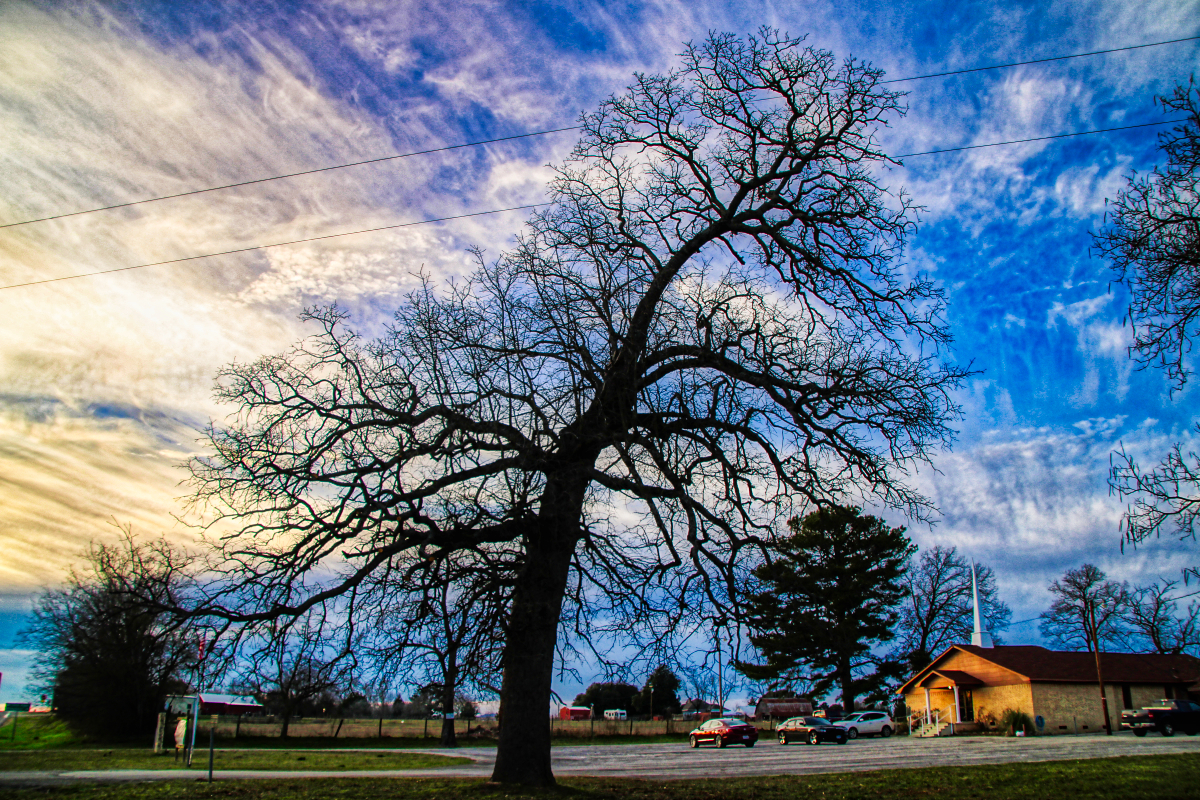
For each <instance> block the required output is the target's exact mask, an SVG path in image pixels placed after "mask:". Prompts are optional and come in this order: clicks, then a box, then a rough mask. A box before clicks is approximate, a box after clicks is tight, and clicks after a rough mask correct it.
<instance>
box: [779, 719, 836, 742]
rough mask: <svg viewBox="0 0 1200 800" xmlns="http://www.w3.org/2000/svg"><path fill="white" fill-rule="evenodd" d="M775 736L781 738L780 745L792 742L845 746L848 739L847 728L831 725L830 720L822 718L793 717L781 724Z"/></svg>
mask: <svg viewBox="0 0 1200 800" xmlns="http://www.w3.org/2000/svg"><path fill="white" fill-rule="evenodd" d="M775 735H776V736H777V737H778V738H779V743H780V744H791V743H792V742H807V743H808V744H820V743H821V742H837V743H838V744H845V743H846V738H847V737H846V729H845V728H839V727H838V726H837V725H830V724H829V720H825V719H821V718H820V717H792V718H791V719H789V720H786V721H784V722H782V723H780V725H779V727H778V728H776V729H775Z"/></svg>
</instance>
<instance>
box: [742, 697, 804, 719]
mask: <svg viewBox="0 0 1200 800" xmlns="http://www.w3.org/2000/svg"><path fill="white" fill-rule="evenodd" d="M811 713H813V704H812V700H809V699H808V698H807V697H764V698H763V699H761V700H759V701H758V705H756V706H755V707H754V718H755V719H787V718H788V717H803V716H805V715H808V714H811Z"/></svg>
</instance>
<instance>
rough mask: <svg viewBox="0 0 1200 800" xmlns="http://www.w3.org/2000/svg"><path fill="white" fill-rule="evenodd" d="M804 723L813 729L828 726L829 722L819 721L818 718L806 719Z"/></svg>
mask: <svg viewBox="0 0 1200 800" xmlns="http://www.w3.org/2000/svg"><path fill="white" fill-rule="evenodd" d="M804 721H805V722H807V723H808V724H809V725H811V726H812V727H814V728H820V727H821V726H823V725H828V724H829V720H826V719H821V718H820V717H808V718H807V719H805V720H804Z"/></svg>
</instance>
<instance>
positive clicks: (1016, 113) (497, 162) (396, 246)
mask: <svg viewBox="0 0 1200 800" xmlns="http://www.w3.org/2000/svg"><path fill="white" fill-rule="evenodd" d="M762 24H767V25H773V26H777V27H779V28H781V29H783V30H785V31H787V32H790V33H792V34H808V35H809V41H810V43H812V44H813V45H816V46H818V47H823V48H827V49H830V50H832V51H833V52H834V53H835V54H836V55H838V56H839V57H849V56H853V57H855V58H858V59H862V60H865V61H869V62H871V63H873V64H874V65H876V66H878V67H881V68H883V69H885V70H886V71H887V73H888V77H889V78H905V77H911V76H916V75H924V74H928V73H934V72H943V71H948V70H956V69H964V68H969V67H975V66H982V65H989V64H997V63H1007V62H1012V61H1024V60H1029V59H1035V58H1044V57H1050V56H1057V55H1064V54H1070V53H1079V52H1086V51H1093V50H1101V49H1106V48H1114V47H1123V46H1128V45H1134V44H1142V43H1147V42H1156V41H1162V40H1166V39H1174V38H1179V37H1183V36H1193V35H1197V34H1200V14H1198V13H1197V7H1196V6H1195V5H1194V4H1191V3H1187V2H1183V1H1182V0H1175V2H1133V1H1130V2H1058V3H1006V4H995V3H974V2H954V3H949V2H947V3H936V2H930V3H921V2H911V3H907V4H879V3H868V2H826V3H822V2H809V3H803V4H800V3H770V2H741V3H734V2H730V3H715V2H714V3H706V2H660V3H604V4H598V3H540V4H527V3H505V2H490V3H488V2H479V3H469V2H460V3H453V4H445V3H418V2H401V3H393V4H371V3H362V2H343V3H271V2H258V3H228V4H204V5H203V7H201V6H200V5H199V4H179V3H171V2H162V3H157V4H155V3H149V2H139V3H129V4H116V3H114V4H105V3H86V2H71V3H61V4H36V5H35V4H22V3H19V2H12V3H6V4H4V5H3V7H0V138H2V139H3V140H4V141H5V142H6V147H5V148H3V150H2V151H0V171H2V172H3V174H4V175H5V176H6V177H5V182H4V188H3V190H2V191H0V222H6V221H17V220H22V219H28V218H31V217H40V216H45V215H48V214H54V213H61V212H63V211H69V210H77V209H84V208H90V207H95V206H99V205H108V204H112V203H120V202H126V201H129V200H135V199H141V198H144V197H148V196H155V195H161V194H171V193H176V192H180V191H186V190H189V189H194V188H200V187H205V186H211V185H216V184H222V183H229V182H234V181H239V180H246V179H251V178H256V177H261V176H267V175H274V174H280V173H284V172H290V171H296V170H303V169H309V168H313V167H317V166H324V165H328V164H336V163H344V162H347V161H353V160H358V159H365V158H372V157H377V156H382V155H389V154H392V153H396V152H407V151H412V150H421V149H428V148H434V147H441V146H445V145H452V144H459V143H461V142H465V141H472V140H478V139H484V138H492V137H498V136H507V135H513V134H518V133H524V132H527V131H533V130H545V129H549V128H558V127H563V126H567V125H571V124H573V123H574V121H575V119H576V117H577V115H578V114H579V113H580V112H581V111H584V110H589V109H591V108H593V107H594V106H595V105H596V103H597V102H598V101H599V100H600V99H602V98H603V97H605V96H606V95H608V94H610V93H613V92H617V91H619V90H620V89H621V88H622V87H623V86H624V85H625V84H626V83H627V82H628V80H629V78H630V76H631V75H632V73H633V72H635V71H646V72H654V71H661V70H664V69H667V68H669V67H670V66H671V65H672V64H673V63H674V57H675V54H676V53H678V52H679V50H680V45H681V43H682V42H684V41H687V40H689V39H697V38H700V37H703V36H704V35H705V33H706V32H707V31H709V30H719V31H733V32H736V33H741V34H745V33H747V32H750V31H752V30H754V29H755V28H757V27H758V26H759V25H762ZM1198 63H1200V43H1198V42H1186V43H1181V44H1174V45H1168V46H1164V47H1156V48H1147V49H1142V50H1134V51H1130V52H1124V53H1114V54H1109V55H1101V56H1095V57H1090V58H1081V59H1073V60H1070V61H1060V62H1054V63H1050V64H1041V65H1031V66H1026V67H1018V68H1013V69H1004V70H994V71H989V72H980V73H971V74H966V75H957V76H950V77H944V78H934V79H929V80H921V81H912V82H904V83H899V84H896V86H897V87H898V88H903V89H905V90H906V91H908V92H909V94H908V98H907V101H908V104H909V108H910V111H909V113H908V115H907V117H905V118H898V119H896V120H893V122H892V125H891V127H890V128H888V129H887V130H885V131H883V132H882V134H881V136H882V140H883V141H884V143H885V144H886V147H887V149H888V151H889V152H891V153H895V154H902V153H912V152H919V151H924V150H930V149H937V148H945V147H959V146H964V145H969V144H978V143H987V142H996V141H1005V140H1011V139H1022V138H1028V137H1035V136H1043V135H1050V134H1057V133H1063V132H1069V131H1078V130H1092V129H1096V128H1104V127H1114V126H1119V125H1129V124H1135V123H1139V122H1152V121H1156V120H1158V119H1161V114H1160V112H1159V111H1158V109H1157V108H1156V107H1155V106H1154V103H1153V98H1154V96H1155V95H1157V94H1162V93H1165V92H1168V91H1170V89H1171V87H1172V86H1173V85H1174V84H1175V83H1176V82H1179V81H1186V80H1187V79H1188V76H1189V75H1191V74H1192V73H1193V72H1195V71H1196V70H1197V65H1198ZM572 141H573V139H572V134H571V133H559V134H552V135H548V136H543V137H536V138H531V139H524V140H519V141H516V142H509V143H504V144H497V145H490V146H487V147H479V148H472V149H461V150H454V151H450V152H447V153H441V154H436V155H430V156H424V157H419V158H412V159H405V160H402V161H395V162H387V163H385V164H380V165H373V166H368V167H359V168H355V169H350V170H343V171H339V172H333V173H323V174H321V175H315V176H308V177H304V178H297V179H294V180H290V181H284V182H276V183H270V184H263V185H260V186H256V187H248V188H246V189H242V190H236V191H229V192H222V193H217V194H209V195H200V196H197V197H191V198H182V199H179V200H172V201H167V202H162V203H155V204H151V205H146V206H140V207H136V208H133V209H124V210H120V211H113V212H106V213H101V214H92V215H87V216H79V217H72V218H67V219H62V220H57V221H53V222H48V223H41V224H38V225H29V226H22V227H17V228H8V229H4V230H0V284H5V285H7V284H11V283H20V282H25V281H30V280H38V279H41V278H47V277H55V276H59V275H69V274H75V273H79V272H91V271H96V270H102V269H113V268H117V267H121V266H126V265H130V264H138V263H144V262H149V261H158V260H163V259H169V258H178V257H183V256H188V255H193V254H197V253H205V252H214V251H219V250H228V249H234V248H240V247H248V246H251V245H254V244H258V243H264V242H276V241H284V240H290V239H296V238H304V237H309V236H318V235H323V234H327V233H337V232H340V231H346V230H354V229H358V228H369V227H375V226H382V225H389V224H394V223H396V222H402V221H407V220H416V219H426V218H433V217H445V216H451V215H455V214H463V213H470V212H473V211H479V210H486V209H494V208H506V207H511V206H516V205H522V204H525V203H531V202H538V201H539V200H540V199H542V197H543V190H544V185H545V182H546V179H547V177H548V174H549V173H548V170H547V169H546V167H545V165H546V164H548V163H553V162H556V161H559V160H561V158H562V157H563V156H564V155H565V154H566V152H567V150H568V149H569V147H570V145H571V144H572ZM1155 159H1156V152H1155V129H1153V128H1150V129H1147V128H1143V129H1138V130H1131V131H1125V132H1120V133H1110V134H1102V135H1097V136H1087V137H1078V138H1074V139H1066V140H1059V141H1050V142H1036V143H1028V144H1022V145H1016V146H1010V147H996V148H985V149H976V150H968V151H964V152H960V153H954V154H943V155H933V156H922V157H913V158H908V159H905V160H904V162H905V163H904V165H903V167H897V168H893V169H891V170H889V171H888V172H887V173H886V174H885V175H884V176H883V178H884V180H885V182H886V183H887V184H888V185H890V186H891V187H892V188H893V189H899V188H901V187H903V188H904V189H905V190H906V191H908V192H909V193H910V194H911V195H912V196H913V198H914V199H915V200H916V201H917V202H918V203H919V204H921V205H922V206H924V207H925V209H926V210H925V212H924V214H923V217H922V223H921V227H920V230H919V232H918V234H917V235H916V236H915V237H914V238H913V239H912V241H911V246H910V248H909V250H908V253H907V256H906V261H907V264H908V269H912V270H926V271H928V272H930V273H932V274H933V276H934V277H935V278H936V279H937V280H938V281H939V283H940V284H941V285H942V287H943V288H944V289H945V290H946V292H947V296H948V298H949V321H950V324H951V328H952V330H953V332H954V335H955V339H956V345H955V352H956V355H957V357H958V358H959V359H960V360H962V361H964V362H965V361H970V362H973V363H974V365H975V367H976V368H977V369H978V370H980V374H979V376H978V377H977V378H975V379H974V380H972V381H971V382H970V383H969V385H968V386H967V387H966V388H965V389H964V391H963V393H962V394H961V396H960V398H959V399H960V402H961V403H962V404H963V406H964V408H965V410H966V418H965V419H964V421H963V423H962V425H961V430H960V437H959V441H958V443H957V444H956V446H955V448H954V449H953V451H952V452H948V453H944V454H941V455H940V456H938V458H937V459H936V460H935V463H934V465H933V466H934V467H935V468H936V469H925V470H923V471H922V472H921V473H920V474H918V475H917V476H916V477H915V481H916V483H917V484H918V485H919V486H920V487H921V488H922V489H924V490H925V491H926V492H927V493H928V494H929V495H930V496H931V497H932V498H933V499H934V501H935V503H936V504H937V505H938V506H939V507H940V509H941V511H942V515H941V518H940V520H939V522H938V524H937V525H936V526H935V527H933V528H932V529H930V528H926V527H924V526H921V527H914V528H913V529H912V535H913V536H914V538H915V539H916V540H917V541H918V542H919V543H920V544H922V545H933V544H955V545H958V546H959V547H960V548H961V549H962V550H963V551H964V552H967V553H969V554H971V555H973V556H974V557H975V558H976V559H978V560H982V561H984V562H986V563H988V564H990V565H992V566H993V567H994V568H995V569H996V573H997V578H998V581H999V585H1000V589H1001V592H1002V594H1003V596H1004V599H1005V600H1006V601H1007V602H1008V603H1009V604H1010V605H1011V606H1012V607H1013V609H1014V619H1015V620H1024V619H1027V618H1030V617H1033V616H1036V614H1037V613H1038V612H1040V611H1041V610H1042V608H1044V606H1045V604H1046V597H1047V595H1046V590H1045V588H1046V585H1047V584H1048V583H1049V581H1050V580H1052V579H1053V578H1054V577H1055V576H1057V575H1059V574H1061V572H1062V571H1063V570H1064V569H1066V568H1069V567H1074V566H1078V565H1079V564H1081V563H1083V562H1085V561H1091V562H1093V563H1096V564H1098V565H1099V566H1101V568H1103V569H1105V570H1107V571H1109V572H1110V574H1112V575H1113V576H1114V577H1118V578H1121V579H1128V580H1132V581H1146V580H1151V579H1154V578H1157V577H1160V576H1165V577H1178V575H1179V571H1180V568H1181V567H1182V566H1183V565H1185V564H1190V563H1194V562H1195V561H1196V560H1197V559H1196V558H1195V545H1194V544H1179V543H1176V542H1172V541H1161V542H1154V543H1150V544H1149V545H1146V546H1143V547H1141V548H1139V549H1138V550H1137V551H1136V552H1126V553H1124V554H1122V553H1121V552H1120V548H1119V534H1118V531H1117V526H1118V522H1119V519H1120V512H1121V504H1120V503H1119V502H1118V501H1117V500H1115V499H1114V498H1112V497H1110V496H1109V494H1108V490H1107V486H1106V483H1105V472H1106V468H1107V464H1108V454H1109V453H1110V452H1111V451H1112V449H1113V448H1114V447H1115V446H1116V445H1117V444H1118V443H1119V442H1123V443H1124V444H1125V446H1126V447H1127V448H1128V449H1130V450H1131V451H1133V452H1135V453H1138V454H1141V455H1143V456H1144V457H1146V458H1148V459H1151V460H1153V459H1154V458H1156V457H1157V456H1158V455H1160V454H1161V453H1162V452H1164V451H1165V449H1166V447H1167V446H1168V443H1169V442H1171V441H1173V440H1175V439H1180V438H1184V439H1186V438H1188V436H1189V429H1190V426H1191V424H1192V422H1193V420H1194V414H1193V412H1192V408H1193V407H1194V402H1193V399H1192V396H1191V392H1192V391H1194V390H1190V391H1185V392H1183V393H1177V394H1176V395H1174V396H1171V395H1170V394H1169V393H1168V386H1167V384H1166V382H1165V381H1164V380H1163V378H1162V377H1161V376H1160V375H1158V374H1156V373H1153V372H1149V373H1147V372H1138V371H1136V370H1134V369H1133V368H1132V367H1131V364H1130V362H1129V359H1128V358H1127V355H1126V346H1127V343H1128V340H1129V332H1128V329H1127V328H1125V327H1123V325H1122V311H1123V308H1124V302H1125V299H1124V296H1123V294H1122V292H1121V290H1120V289H1119V287H1113V286H1111V285H1110V283H1109V274H1108V272H1107V270H1106V267H1105V265H1104V264H1103V263H1102V262H1100V261H1099V260H1097V259H1094V258H1091V257H1090V256H1089V253H1088V247H1089V243H1090V237H1089V231H1092V230H1095V229H1097V227H1098V226H1099V225H1100V224H1101V223H1102V216H1103V211H1104V200H1105V198H1106V197H1112V196H1114V195H1115V193H1116V192H1117V191H1118V190H1119V189H1120V187H1121V186H1122V185H1123V182H1124V180H1125V177H1126V176H1127V175H1128V174H1129V173H1130V171H1131V170H1139V171H1146V170H1148V169H1149V168H1150V167H1151V166H1152V165H1153V164H1154V163H1155ZM521 222H522V216H521V214H520V213H519V212H511V213H506V214H498V215H494V216H486V217H475V218H472V219H469V220H459V221H456V222H452V223H445V224H438V225H428V226H421V227H415V228H406V229H399V230H395V231H390V232H385V233H379V234H372V235H367V236H358V237H349V238H343V239H334V240H327V241H325V242H322V243H312V244H306V245H297V246H294V247H288V248H277V249H272V250H263V251H256V252H252V253H244V254H239V255H235V256H226V257H221V258H214V259H207V260H204V261H197V262H188V263H186V264H180V265H173V266H164V267H155V268H150V269H145V270H138V271H133V272H128V273H120V274H116V275H110V276H104V277H97V278H89V279H83V280H76V281H67V282H61V283H54V284H47V285H43V286H37V287H28V288H24V289H14V290H5V291H0V481H2V486H0V671H3V672H4V675H5V677H4V680H3V683H2V684H0V701H3V700H11V699H15V698H16V697H18V696H20V694H21V692H20V689H21V687H22V686H23V677H22V671H23V667H24V665H25V664H27V660H28V655H27V654H25V653H22V652H20V651H19V650H16V649H15V648H14V646H13V644H12V633H13V631H14V630H15V628H17V627H19V624H20V620H21V619H23V616H24V614H25V613H26V611H27V609H28V607H29V599H30V597H31V595H32V593H34V592H36V591H37V590H38V589H39V588H41V587H45V586H53V585H56V584H58V583H59V582H61V580H62V579H63V576H64V575H65V574H66V570H67V569H68V568H69V566H70V565H71V564H72V563H73V561H75V560H76V558H77V556H78V554H79V552H80V551H81V550H83V549H84V548H85V547H86V545H87V543H88V541H90V540H92V539H94V538H103V537H108V536H113V535H115V533H116V528H115V527H114V526H113V524H112V523H113V522H116V523H119V524H132V525H133V526H134V528H135V529H136V530H139V531H142V532H146V533H157V532H159V531H162V532H165V533H166V534H167V535H168V536H171V537H172V538H175V539H177V540H178V541H180V542H181V543H183V542H187V541H188V540H189V539H190V537H191V534H190V533H189V532H188V529H187V528H186V527H184V526H182V525H180V524H179V523H177V522H176V520H175V518H174V515H176V514H178V513H180V512H181V510H182V507H181V503H180V501H179V497H180V496H181V495H182V494H183V490H182V488H180V487H179V486H178V481H179V479H180V478H181V472H180V471H179V469H178V467H177V465H178V464H179V463H180V462H181V461H182V460H184V459H185V458H186V457H187V456H188V454H190V453H193V452H195V450H196V448H197V447H198V444H197V442H196V438H197V437H196V429H197V427H198V426H200V425H202V424H203V423H204V422H206V421H207V420H208V419H210V418H218V419H219V418H220V417H221V416H223V414H224V413H225V411H224V409H222V408H220V407H218V406H217V405H215V404H214V402H213V401H212V400H211V397H210V386H211V380H212V376H213V374H214V372H215V370H216V368H217V367H219V366H220V365H221V364H224V363H227V362H229V361H232V360H235V359H249V358H254V357H256V356H257V355H260V354H263V353H268V352H274V351H278V350H281V349H282V348H284V347H285V346H286V345H287V344H288V343H290V342H291V341H293V340H294V339H296V338H298V337H299V336H301V335H302V334H303V332H304V331H303V328H302V327H301V326H300V324H299V323H298V322H297V320H296V315H297V313H298V312H299V310H300V309H301V308H302V307H303V306H305V305H306V304H310V303H315V302H327V301H332V300H336V301H338V302H340V303H342V304H343V305H344V306H346V307H347V308H349V309H351V310H352V311H353V313H354V314H355V320H356V324H357V325H358V326H359V327H360V328H361V329H362V330H365V331H368V332H369V331H372V330H377V329H378V327H379V325H380V324H381V323H382V322H383V321H385V320H386V319H387V318H388V317H389V315H390V309H391V308H392V307H393V306H394V305H395V303H396V302H397V301H398V298H399V297H400V296H401V295H402V294H403V292H404V291H405V290H406V289H407V288H408V287H410V286H411V285H412V282H413V280H414V277H413V275H414V273H415V272H416V271H417V270H418V269H420V268H421V267H422V265H424V267H425V268H426V269H427V270H429V271H430V272H431V273H433V274H435V275H437V276H439V277H442V278H451V277H453V276H455V275H457V274H461V273H462V272H464V271H465V270H467V269H469V259H468V256H467V252H466V249H467V248H468V247H470V246H472V245H479V246H482V247H484V248H486V249H488V250H489V251H490V252H493V253H495V252H496V251H498V250H499V249H502V248H503V247H505V246H506V244H507V243H508V242H510V241H511V237H512V236H513V235H514V234H515V233H516V232H518V231H519V229H520V225H521ZM894 521H896V522H902V520H900V519H897V518H894ZM1008 641H1010V642H1018V641H1030V642H1034V641H1036V630H1035V626H1034V625H1030V624H1026V625H1024V626H1017V627H1015V628H1013V629H1012V630H1011V631H1010V632H1009V634H1008ZM564 689H567V690H568V691H571V692H572V693H573V689H569V688H567V687H564Z"/></svg>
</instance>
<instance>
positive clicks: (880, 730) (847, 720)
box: [833, 711, 896, 739]
mask: <svg viewBox="0 0 1200 800" xmlns="http://www.w3.org/2000/svg"><path fill="white" fill-rule="evenodd" d="M833 724H834V725H837V726H838V727H839V728H845V729H846V736H848V737H849V738H851V739H857V738H858V737H859V736H870V735H873V734H876V733H877V734H879V735H880V736H891V735H892V732H893V731H895V730H896V724H895V723H894V722H892V718H891V717H889V716H888V715H887V714H885V713H883V712H882V711H855V712H854V713H853V714H851V715H850V716H848V717H844V718H843V719H839V720H838V721H837V722H835V723H833Z"/></svg>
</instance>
